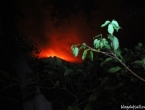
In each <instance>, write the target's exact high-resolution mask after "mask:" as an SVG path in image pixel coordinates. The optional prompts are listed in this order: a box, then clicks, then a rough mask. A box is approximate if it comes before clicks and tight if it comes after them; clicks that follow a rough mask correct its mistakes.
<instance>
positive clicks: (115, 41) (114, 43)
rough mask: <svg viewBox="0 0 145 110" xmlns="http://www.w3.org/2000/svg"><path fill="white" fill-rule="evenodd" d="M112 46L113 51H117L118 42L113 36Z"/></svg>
mask: <svg viewBox="0 0 145 110" xmlns="http://www.w3.org/2000/svg"><path fill="white" fill-rule="evenodd" d="M112 46H113V48H114V50H117V49H118V48H119V41H118V39H117V37H115V36H114V38H113V41H112Z"/></svg>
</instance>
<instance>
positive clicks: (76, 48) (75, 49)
mask: <svg viewBox="0 0 145 110" xmlns="http://www.w3.org/2000/svg"><path fill="white" fill-rule="evenodd" d="M73 54H74V56H75V57H76V56H78V54H79V49H78V47H75V48H74V52H73Z"/></svg>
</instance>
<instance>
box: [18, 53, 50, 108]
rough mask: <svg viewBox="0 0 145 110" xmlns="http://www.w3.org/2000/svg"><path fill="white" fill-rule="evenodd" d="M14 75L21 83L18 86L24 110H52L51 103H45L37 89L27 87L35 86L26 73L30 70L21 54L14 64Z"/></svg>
mask: <svg viewBox="0 0 145 110" xmlns="http://www.w3.org/2000/svg"><path fill="white" fill-rule="evenodd" d="M15 69H16V75H17V76H18V78H19V79H20V81H21V84H22V86H20V89H21V93H22V101H23V108H24V110H52V107H51V102H49V101H47V100H46V98H45V97H44V95H43V94H42V93H41V91H40V88H39V87H37V86H36V87H35V88H34V87H33V88H32V87H28V86H29V85H30V84H36V82H34V81H33V83H32V78H30V77H28V75H27V74H26V73H30V72H32V73H33V71H32V69H31V68H30V66H29V64H28V62H27V58H26V56H25V55H24V54H23V53H21V54H20V55H19V57H18V58H17V60H16V62H15Z"/></svg>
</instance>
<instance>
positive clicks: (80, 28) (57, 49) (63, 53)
mask: <svg viewBox="0 0 145 110" xmlns="http://www.w3.org/2000/svg"><path fill="white" fill-rule="evenodd" d="M23 2H24V3H21V6H20V7H21V11H22V12H23V13H24V15H25V18H24V19H21V18H18V23H17V25H18V28H19V31H20V32H23V33H24V34H25V35H27V36H28V37H29V38H30V39H32V40H33V41H34V42H36V43H37V44H38V48H39V49H40V50H41V53H40V54H39V57H40V58H43V57H50V56H52V57H53V56H57V57H59V58H61V59H64V60H66V61H70V62H82V59H81V55H82V52H80V54H79V56H78V57H74V56H73V54H72V53H71V45H73V44H82V43H84V42H85V43H87V44H88V45H91V46H92V43H93V39H92V38H93V37H94V36H95V35H96V34H100V33H98V32H97V31H98V30H97V28H93V29H92V28H90V27H88V26H87V23H86V21H85V20H84V18H83V17H82V15H81V13H80V15H79V16H71V17H70V19H64V20H63V21H62V22H60V23H61V24H60V26H59V27H56V26H54V24H55V23H56V19H54V21H53V20H52V18H51V16H50V12H49V10H45V9H43V7H40V5H38V4H34V3H33V7H32V6H31V5H30V4H32V2H30V1H27V2H25V1H23ZM29 2H30V3H29ZM27 4H29V5H27ZM69 21H70V23H69ZM98 21H99V20H98ZM97 23H99V22H97ZM99 25H100V24H96V27H97V26H99Z"/></svg>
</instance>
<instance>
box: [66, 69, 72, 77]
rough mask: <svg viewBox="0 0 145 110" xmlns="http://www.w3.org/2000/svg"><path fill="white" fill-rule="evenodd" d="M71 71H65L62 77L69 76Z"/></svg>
mask: <svg viewBox="0 0 145 110" xmlns="http://www.w3.org/2000/svg"><path fill="white" fill-rule="evenodd" d="M72 71H73V70H72V69H66V70H65V72H64V76H67V75H69V74H70V73H71V72H72Z"/></svg>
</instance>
